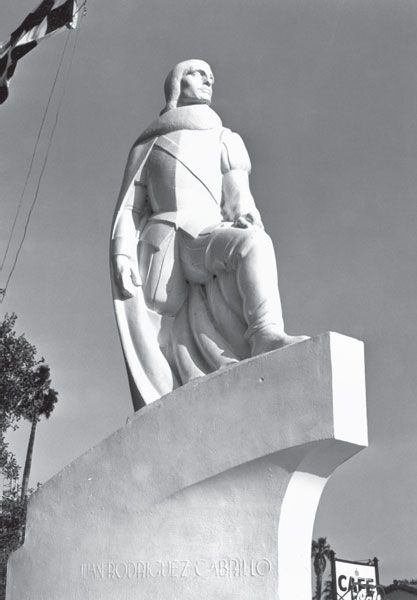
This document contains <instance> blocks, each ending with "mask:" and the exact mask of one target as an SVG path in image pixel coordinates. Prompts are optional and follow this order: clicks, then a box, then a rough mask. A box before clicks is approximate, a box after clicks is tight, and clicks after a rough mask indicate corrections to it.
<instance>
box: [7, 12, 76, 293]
mask: <svg viewBox="0 0 417 600" xmlns="http://www.w3.org/2000/svg"><path fill="white" fill-rule="evenodd" d="M82 7H84V11H83V13H82V14H83V15H85V10H86V9H85V7H86V1H85V2H84V3H83V4H82V5H81V6H80V7H79V9H78V11H79V10H81V8H82ZM78 11H77V12H78ZM81 22H82V20H81V21H80V25H79V26H78V27H77V33H76V35H75V41H74V45H73V48H72V53H71V58H70V62H69V66H68V69H67V73H66V76H65V79H64V85H63V88H62V92H61V97H60V99H59V103H58V107H57V111H56V114H55V121H54V124H53V128H52V131H51V133H50V135H49V140H48V145H47V150H46V155H45V158H44V161H43V165H42V169H41V172H40V174H39V177H38V182H37V186H36V191H35V195H34V198H33V200H32V204H31V206H30V209H29V213H28V215H27V218H26V223H25V228H24V231H23V235H22V238H21V240H20V243H19V246H18V248H17V251H16V254H15V258H14V261H13V264H12V267H11V269H10V273H9V275H8V277H7V280H6V284H5V286H4V288H0V303H1V302H2V301H3V300H4V297H5V295H6V292H7V288H8V285H9V283H10V280H11V278H12V276H13V273H14V270H15V268H16V265H17V261H18V259H19V255H20V252H21V250H22V246H23V243H24V241H25V238H26V234H27V231H28V227H29V222H30V218H31V216H32V212H33V209H34V207H35V204H36V201H37V199H38V194H39V189H40V186H41V183H42V176H43V174H44V172H45V169H46V165H47V162H48V157H49V151H50V148H51V144H52V140H53V137H54V133H55V129H56V126H57V124H58V119H59V113H60V110H61V106H62V102H63V100H64V96H65V92H66V86H67V83H68V79H69V76H70V72H71V68H72V64H73V61H74V55H75V50H76V47H77V43H78V38H79V35H80V30H81ZM70 35H71V32H68V35H67V40H66V42H65V47H64V52H65V49H66V47H67V43H68V40H69V36H70ZM64 52H63V55H64ZM61 63H62V61H60V65H59V67H58V71H59V69H60V66H61ZM57 74H58V72H57ZM56 79H57V77H56ZM56 79H55V80H54V83H53V87H55V84H56ZM51 95H52V93H51ZM48 103H50V99H49V101H48ZM31 164H32V163H31ZM25 185H26V184H25Z"/></svg>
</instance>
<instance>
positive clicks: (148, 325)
mask: <svg viewBox="0 0 417 600" xmlns="http://www.w3.org/2000/svg"><path fill="white" fill-rule="evenodd" d="M221 127H222V122H221V120H220V118H219V117H218V115H217V114H216V113H215V112H214V111H213V110H211V108H209V107H208V106H207V105H195V106H190V107H180V108H177V109H173V110H170V111H168V112H167V113H165V114H163V115H162V116H160V117H158V118H157V119H156V120H155V121H154V122H153V123H151V125H150V126H149V127H147V129H145V131H144V132H143V133H142V134H141V135H140V136H139V138H138V139H137V140H136V142H135V144H134V145H133V147H132V149H131V151H130V153H129V158H128V161H127V165H126V170H125V174H124V177H123V182H122V187H121V191H120V194H119V199H118V202H117V206H116V211H115V216H114V220H113V227H112V238H113V232H114V228H115V226H116V223H117V220H118V217H119V215H120V214H121V213H122V211H123V207H124V204H125V202H126V198H127V197H128V196H129V192H130V190H131V186H133V185H134V182H135V180H137V179H138V178H140V174H141V170H142V169H143V167H144V165H145V163H146V160H147V157H148V156H149V154H150V152H151V151H152V147H153V145H154V143H155V141H156V140H157V139H158V137H159V136H161V135H164V134H167V133H170V132H173V131H178V130H181V129H189V130H209V129H214V128H221ZM145 224H146V216H145V217H144V218H143V219H142V223H141V225H140V227H139V229H143V227H144V225H145ZM230 275H231V274H229V275H227V277H229V276H230ZM222 283H224V282H222V281H221V278H216V279H213V282H212V283H211V284H210V285H208V286H206V287H205V288H204V289H203V288H202V286H200V285H198V284H190V285H189V294H188V298H187V300H186V301H185V303H184V304H183V305H182V308H181V309H180V311H179V312H178V314H177V315H176V316H175V317H161V316H160V315H158V314H156V313H155V312H153V311H151V310H149V309H148V307H147V306H146V303H145V299H144V295H143V291H142V288H141V287H138V288H137V293H136V294H135V296H134V297H132V298H123V297H121V295H120V293H119V291H118V289H117V286H116V284H115V282H114V278H113V277H112V286H113V299H114V308H115V313H116V319H117V324H118V329H119V335H120V338H121V342H122V347H123V352H124V357H125V362H126V365H127V370H128V375H129V383H130V389H131V394H132V399H133V404H134V407H135V409H138V408H140V407H142V406H144V405H145V404H149V403H150V402H152V401H154V400H156V399H158V398H160V397H161V396H163V395H164V394H167V393H169V392H171V391H172V390H173V389H174V388H175V387H178V386H179V385H181V384H182V383H185V382H186V381H189V380H190V379H193V378H194V377H199V376H203V375H205V374H207V373H209V372H211V371H214V370H216V369H218V368H220V367H221V366H224V365H226V364H230V363H231V362H236V361H237V360H239V358H244V357H245V356H246V355H247V354H246V349H245V348H243V350H242V351H241V352H240V354H239V352H237V353H236V352H235V350H234V349H233V348H230V345H229V344H228V343H227V342H226V340H225V339H224V338H223V337H222V335H221V333H220V332H221V331H225V330H226V328H227V330H228V329H231V330H232V331H233V332H236V337H239V339H243V332H244V326H243V324H242V323H241V322H240V319H239V318H238V317H237V316H236V315H235V314H234V312H233V311H232V310H230V308H228V307H227V302H226V301H225V298H224V296H225V294H223V293H222V291H221V287H220V285H221V284H222ZM226 297H227V294H226ZM231 323H232V327H230V324H231ZM239 344H240V342H239V341H238V343H237V344H236V348H238V347H239ZM240 345H242V344H240Z"/></svg>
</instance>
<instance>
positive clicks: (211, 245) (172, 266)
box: [111, 60, 305, 409]
mask: <svg viewBox="0 0 417 600" xmlns="http://www.w3.org/2000/svg"><path fill="white" fill-rule="evenodd" d="M213 83H214V77H213V73H212V71H211V68H210V66H209V65H208V64H207V63H206V62H204V61H202V60H187V61H184V62H181V63H179V64H177V65H176V66H175V67H174V69H173V70H172V71H171V72H170V74H169V75H168V77H167V79H166V81H165V96H166V106H165V108H164V109H163V110H162V111H161V115H160V116H159V117H158V118H157V119H156V120H155V121H154V122H153V123H152V124H151V125H150V126H149V127H148V128H147V129H146V130H145V131H144V133H142V135H141V136H140V137H139V139H138V140H137V141H136V143H135V144H134V146H133V148H132V150H131V152H130V155H129V159H128V162H127V166H126V171H125V176H124V180H123V184H122V189H121V192H120V196H119V201H118V205H117V208H116V212H115V218H114V224H113V229H112V242H111V262H112V280H113V296H114V302H115V311H116V317H117V322H118V327H119V333H120V337H121V341H122V346H123V351H124V355H125V360H126V364H127V367H128V373H129V381H130V386H131V391H132V397H133V402H134V406H135V408H136V409H138V408H140V407H141V406H143V405H144V404H148V403H149V402H151V401H153V400H155V399H157V398H159V397H160V396H162V395H164V394H166V393H169V392H170V391H172V390H173V389H174V388H175V387H178V386H179V385H182V384H183V383H186V382H187V381H190V380H191V379H193V378H195V377H199V376H202V375H206V374H208V373H210V372H212V371H215V370H216V369H219V368H221V367H223V366H226V365H228V364H231V363H233V362H237V361H238V360H241V359H243V358H248V357H250V356H255V355H257V354H261V353H263V352H267V351H270V350H273V349H277V348H282V347H284V346H287V345H289V344H293V343H296V342H299V341H301V340H303V339H305V338H304V336H289V335H287V334H286V333H285V331H284V325H283V319H282V311H281V302H280V296H279V291H278V280H277V269H276V263H275V255H274V250H273V245H272V242H271V239H270V238H269V236H268V235H267V234H266V233H265V231H264V227H263V225H262V221H261V217H260V214H259V212H258V210H257V208H256V206H255V202H254V199H253V197H252V194H251V192H250V188H249V173H250V168H251V164H250V159H249V156H248V153H247V150H246V148H245V145H244V143H243V141H242V139H241V137H240V136H239V135H238V134H236V133H233V132H232V131H230V130H229V129H226V128H225V127H223V126H222V122H221V120H220V118H219V117H218V115H217V114H216V113H215V112H214V111H213V110H212V109H211V108H210V104H211V97H212V92H213Z"/></svg>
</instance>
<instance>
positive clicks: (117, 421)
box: [0, 0, 417, 583]
mask: <svg viewBox="0 0 417 600" xmlns="http://www.w3.org/2000/svg"><path fill="white" fill-rule="evenodd" d="M35 6H36V1H34V0H19V2H16V0H3V1H2V4H1V7H0V39H4V40H6V39H7V38H8V36H9V34H10V33H11V31H13V29H15V28H16V27H17V26H18V25H19V24H20V22H21V21H22V20H23V18H24V17H25V16H26V14H27V13H28V12H30V11H31V10H33V8H35ZM416 33H417V4H416V2H415V0H314V2H311V0H275V1H272V0H257V1H256V2H254V1H252V2H249V1H248V0H211V1H210V2H207V1H206V0H172V1H171V2H169V3H168V2H166V1H165V0H144V1H139V0H118V2H114V1H112V2H111V1H110V0H100V2H99V1H98V0H89V1H88V13H87V16H86V17H85V18H84V19H83V20H82V24H81V30H80V33H79V37H78V42H77V46H76V49H75V54H74V60H73V64H72V69H71V72H70V76H69V79H68V82H67V84H66V86H65V95H64V98H63V101H62V105H61V108H60V112H59V120H58V122H57V126H56V130H55V136H54V138H53V140H52V143H51V148H50V152H49V159H48V163H47V165H46V168H45V172H44V175H43V178H42V182H41V186H40V190H39V195H38V199H37V201H36V204H35V207H34V210H33V213H32V217H31V219H30V224H29V229H28V232H27V235H26V238H25V241H24V244H23V246H22V251H21V254H20V257H19V261H18V263H17V265H16V269H15V271H14V273H13V277H12V279H11V281H10V284H9V288H8V290H7V295H6V298H5V300H4V302H3V303H2V304H1V305H0V317H1V316H3V315H4V313H6V312H7V313H12V312H15V313H16V314H17V315H18V321H17V327H16V328H17V331H18V333H24V334H25V335H26V337H27V338H28V339H29V341H30V342H31V343H33V344H35V345H36V347H37V348H38V352H39V355H40V356H44V357H45V359H46V362H47V363H48V364H49V365H50V367H51V373H52V385H53V387H54V388H55V389H56V390H57V391H58V392H59V402H58V405H57V407H56V409H55V411H54V413H53V415H52V416H51V418H50V419H49V421H47V422H42V423H41V424H40V426H39V428H38V434H37V440H36V444H35V453H34V462H33V468H32V478H31V485H32V486H36V483H37V482H45V481H46V480H47V479H49V478H50V477H51V476H52V475H54V474H55V473H56V472H58V471H59V470H60V469H61V468H62V467H63V466H65V465H66V464H68V463H69V462H70V461H72V460H73V459H75V458H76V457H78V456H79V455H81V454H82V453H83V452H85V451H86V450H88V449H89V448H90V447H92V446H93V445H95V444H97V443H98V442H100V441H101V440H102V439H104V438H105V437H107V436H108V435H109V434H111V433H112V432H113V431H115V430H116V429H118V428H120V427H122V426H123V425H124V424H125V422H126V420H127V418H128V417H129V416H130V415H131V414H132V410H133V408H132V405H131V401H130V397H129V391H128V386H127V378H126V373H125V369H124V364H123V359H122V353H121V348H120V345H119V340H118V334H117V329H116V324H115V319H114V316H113V308H112V302H111V291H110V280H109V270H108V241H109V235H110V223H111V219H112V214H113V210H114V206H115V202H116V197H117V194H118V191H119V186H120V183H121V177H122V173H123V169H124V165H125V161H126V157H127V153H128V150H129V148H130V146H131V144H132V142H133V141H134V140H135V139H136V138H137V137H138V135H139V134H140V133H141V131H142V130H143V129H145V127H146V126H147V125H148V124H149V123H150V122H151V121H152V120H153V119H154V117H155V116H156V115H157V114H158V113H159V111H160V109H161V108H162V106H163V104H164V100H163V92H162V86H163V81H164V79H165V76H166V74H167V73H168V71H169V70H170V69H171V68H172V66H173V65H174V64H175V63H177V62H179V61H180V60H184V59H187V58H202V59H204V60H206V61H208V62H209V63H210V64H211V66H212V68H213V71H214V74H215V78H216V82H215V87H214V99H213V104H212V107H213V108H214V110H216V111H217V112H218V113H219V115H220V116H221V117H222V120H223V123H224V125H225V126H227V127H229V128H231V129H233V130H234V131H237V132H239V133H240V135H241V136H242V137H243V139H244V140H245V143H246V145H247V148H248V150H249V154H250V156H251V159H252V175H251V188H252V192H253V194H254V197H255V199H256V203H257V206H258V208H259V209H260V212H261V214H262V216H263V220H264V223H265V224H266V229H267V232H268V233H269V234H270V235H271V237H272V239H273V241H274V244H275V248H276V255H277V262H278V271H279V280H280V289H281V295H282V302H283V309H284V319H285V323H286V329H287V331H288V332H289V333H303V334H307V335H315V334H318V333H321V332H324V331H329V330H330V331H337V332H339V333H342V334H345V335H349V336H352V337H356V338H359V339H361V340H363V341H364V343H365V363H366V380H367V403H368V423H369V448H368V449H366V450H363V451H362V452H360V453H359V454H357V455H356V456H355V457H354V458H352V459H351V460H349V461H348V462H347V463H345V464H344V465H342V466H341V467H340V468H339V469H338V470H337V471H336V473H335V474H334V475H333V476H332V477H331V479H330V481H329V482H328V484H327V486H326V488H325V490H324V493H323V496H322V499H321V502H320V505H319V510H318V513H317V518H316V523H315V529H314V535H315V537H318V536H326V537H327V539H328V541H329V542H330V544H331V546H332V547H333V549H334V550H335V551H336V553H337V555H338V556H339V557H340V558H344V559H347V560H356V559H366V558H371V557H374V556H377V557H378V558H379V560H380V575H381V581H382V582H383V583H389V582H391V581H392V579H394V578H405V577H406V578H412V577H417V544H416V539H417V519H416V514H417V460H416V456H417V436H416V435H415V431H416V430H417V410H416V390H417V368H416V358H417V302H416V298H417V260H416V255H417V234H416V232H417V202H416V190H417V168H416V164H417V105H416V99H417V35H416ZM72 36H75V34H74V33H73V34H72ZM74 39H75V38H74V37H72V38H71V42H70V45H71V44H72V43H73V40H74ZM65 40H66V34H65V33H64V34H60V35H57V36H55V37H53V38H50V39H49V40H46V41H44V42H43V43H42V44H41V45H39V46H38V47H37V48H36V49H35V50H34V51H33V52H32V53H30V54H29V55H27V56H26V57H24V58H23V59H22V60H21V61H20V62H19V64H18V66H17V69H16V74H15V76H14V77H13V79H12V81H11V84H10V96H9V99H8V100H7V102H6V103H5V104H3V105H2V106H1V107H0V176H1V182H2V185H1V223H0V253H1V256H2V255H3V253H4V249H5V244H6V240H7V236H8V235H9V232H10V229H11V226H12V223H13V218H14V214H15V211H16V208H17V205H18V202H19V197H20V194H21V192H22V189H23V185H24V181H25V177H26V174H27V170H28V168H29V164H30V161H31V158H32V153H33V149H34V145H35V142H36V138H37V134H38V130H39V127H40V124H41V121H42V116H43V113H44V110H45V107H46V104H47V101H48V97H49V94H50V90H51V87H52V83H53V80H54V77H55V72H56V70H57V67H58V63H59V60H60V56H61V53H62V50H63V46H64V43H65ZM67 64H68V63H65V61H64V63H63V67H62V68H61V70H60V79H59V81H58V83H57V91H58V92H61V91H62V90H63V89H64V85H63V83H64V82H63V75H64V74H65V69H64V67H65V65H67ZM58 101H59V94H58V96H57V98H56V100H54V101H52V102H51V109H54V107H55V108H56V107H57V105H58ZM52 114H54V113H53V110H52ZM52 127H53V117H50V118H49V120H47V122H46V123H45V130H46V134H45V136H46V137H45V138H44V140H43V142H42V143H41V144H40V145H39V150H40V155H41V157H43V156H44V154H42V152H41V150H42V149H43V152H45V148H46V144H47V140H48V135H49V133H50V132H51V130H52ZM35 167H37V171H36V173H39V171H40V169H41V167H42V158H41V159H38V160H37V161H35ZM35 188H36V177H35V176H33V178H32V180H31V181H30V182H29V185H28V190H27V191H28V194H27V196H26V197H25V200H24V202H23V204H22V214H23V216H24V215H25V211H26V213H27V210H28V207H29V205H30V202H31V201H32V199H33V194H34V190H35ZM29 192H30V193H29ZM21 228H22V224H21V222H20V223H19V226H18V228H17V229H18V231H20V232H21ZM14 243H16V242H14ZM11 256H13V254H12V255H11ZM8 268H10V261H8V265H5V268H4V269H3V272H2V273H0V287H3V285H4V283H5V281H4V279H5V276H6V273H7V272H8V271H7V269H8ZM27 438H28V430H27V428H25V427H22V428H21V430H20V431H19V432H18V433H17V434H14V436H13V440H12V444H13V447H14V448H15V450H16V452H17V454H18V457H19V460H20V462H21V463H22V462H23V459H24V453H25V445H26V444H27Z"/></svg>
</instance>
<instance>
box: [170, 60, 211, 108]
mask: <svg viewBox="0 0 417 600" xmlns="http://www.w3.org/2000/svg"><path fill="white" fill-rule="evenodd" d="M213 83H214V77H213V73H212V72H211V68H210V65H208V64H207V63H206V62H204V61H202V60H194V61H190V64H189V66H187V68H186V70H185V72H184V74H183V76H182V78H181V94H180V97H179V99H178V104H177V106H187V105H189V104H209V105H210V104H211V97H212V94H213Z"/></svg>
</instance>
